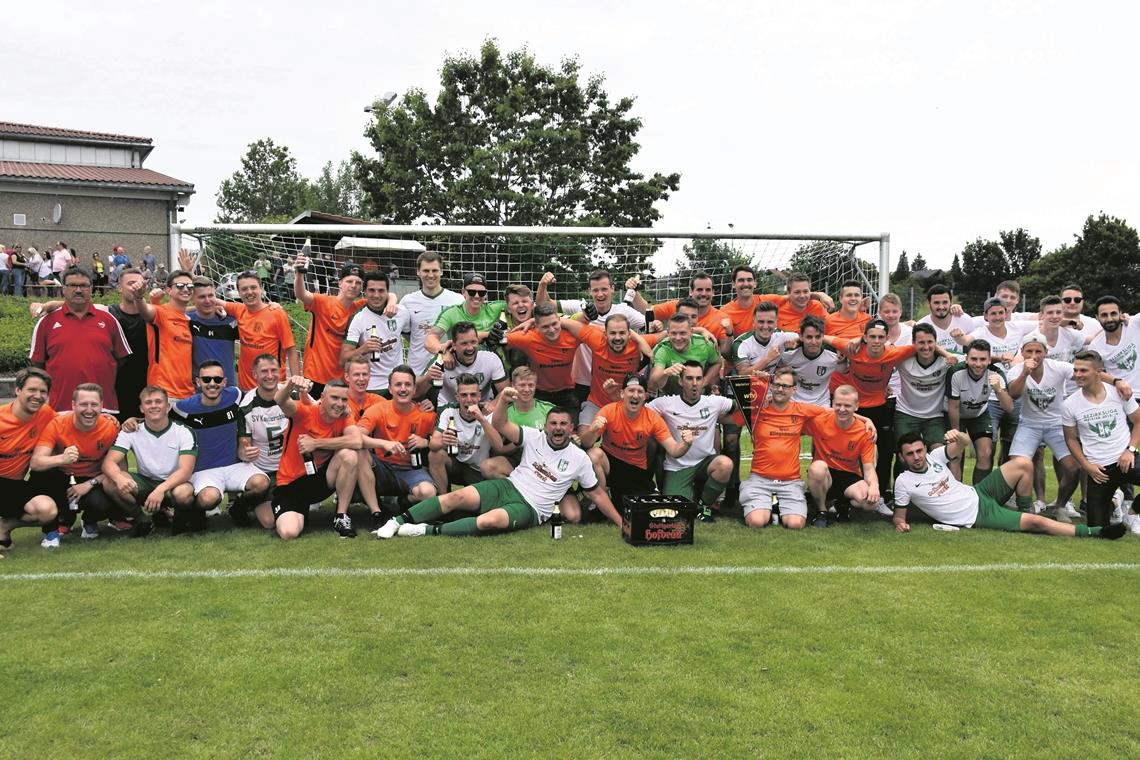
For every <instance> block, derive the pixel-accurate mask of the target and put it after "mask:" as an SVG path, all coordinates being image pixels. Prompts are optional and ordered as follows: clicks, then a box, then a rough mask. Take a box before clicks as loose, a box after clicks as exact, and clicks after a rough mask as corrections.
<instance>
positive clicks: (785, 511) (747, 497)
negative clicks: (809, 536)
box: [740, 473, 807, 518]
mask: <svg viewBox="0 0 1140 760" xmlns="http://www.w3.org/2000/svg"><path fill="white" fill-rule="evenodd" d="M772 494H776V496H777V497H779V499H780V515H781V517H782V516H783V515H799V516H800V517H805V518H806V517H807V499H806V498H805V497H804V482H803V481H802V480H799V479H798V478H797V479H796V480H772V479H771V478H765V477H763V476H761V475H757V474H756V473H752V474H751V475H749V476H748V480H746V481H744V482H743V483H741V484H740V508H741V510H742V511H743V512H744V516H745V517H747V516H748V514H749V513H750V512H755V511H757V510H764V511H765V512H769V511H771V509H772Z"/></svg>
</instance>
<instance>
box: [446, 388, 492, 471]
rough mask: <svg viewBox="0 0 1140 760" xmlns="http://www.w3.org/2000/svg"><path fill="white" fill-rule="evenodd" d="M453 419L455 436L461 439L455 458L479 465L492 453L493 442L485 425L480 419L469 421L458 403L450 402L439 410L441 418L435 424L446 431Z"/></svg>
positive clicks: (475, 465)
mask: <svg viewBox="0 0 1140 760" xmlns="http://www.w3.org/2000/svg"><path fill="white" fill-rule="evenodd" d="M451 420H455V436H456V437H457V438H458V439H459V453H458V454H456V455H455V458H456V459H458V460H459V461H460V462H463V463H464V464H469V465H471V466H472V467H478V466H479V465H480V464H482V462H483V460H484V459H486V458H487V457H489V456H490V455H491V443H490V441H488V440H487V434H486V433H485V432H484V431H483V425H482V424H481V423H480V422H479V420H471V421H470V422H468V421H467V420H465V419H463V415H461V414H460V413H459V406H458V405H456V404H448V405H447V406H445V407H443V409H441V410H440V412H439V420H438V421H437V422H436V425H435V428H436V430H439V431H446V430H447V424H448V423H449V422H450V421H451Z"/></svg>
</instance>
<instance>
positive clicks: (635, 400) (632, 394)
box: [621, 383, 645, 415]
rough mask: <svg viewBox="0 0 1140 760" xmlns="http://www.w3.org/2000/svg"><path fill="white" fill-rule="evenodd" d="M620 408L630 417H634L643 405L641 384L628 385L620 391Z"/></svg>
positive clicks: (643, 390)
mask: <svg viewBox="0 0 1140 760" xmlns="http://www.w3.org/2000/svg"><path fill="white" fill-rule="evenodd" d="M621 403H622V407H623V408H624V409H625V411H626V412H628V413H629V414H630V415H636V414H637V413H638V412H639V411H641V407H642V406H644V405H645V388H643V387H642V386H641V383H630V384H629V385H627V386H626V387H624V388H622V389H621Z"/></svg>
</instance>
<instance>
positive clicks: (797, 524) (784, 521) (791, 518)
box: [780, 515, 807, 530]
mask: <svg viewBox="0 0 1140 760" xmlns="http://www.w3.org/2000/svg"><path fill="white" fill-rule="evenodd" d="M806 524H807V520H806V519H805V518H803V517H800V516H799V515H782V516H781V517H780V525H783V526H784V527H785V528H787V529H788V530H800V529H801V528H803V527H804V525H806Z"/></svg>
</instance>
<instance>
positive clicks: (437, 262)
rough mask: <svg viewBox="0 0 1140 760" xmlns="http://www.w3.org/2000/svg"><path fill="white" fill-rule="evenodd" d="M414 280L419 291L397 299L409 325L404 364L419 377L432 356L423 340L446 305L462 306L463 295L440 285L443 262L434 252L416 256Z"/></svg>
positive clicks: (425, 252)
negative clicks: (406, 362)
mask: <svg viewBox="0 0 1140 760" xmlns="http://www.w3.org/2000/svg"><path fill="white" fill-rule="evenodd" d="M416 277H418V278H419V280H420V288H419V290H416V291H413V292H411V293H407V294H405V295H404V297H403V298H401V299H400V305H401V306H403V307H404V309H405V310H406V311H407V312H408V321H409V323H410V326H411V334H410V337H409V339H408V364H409V365H410V366H411V368H412V369H414V370H415V371H416V374H417V375H422V374H423V373H424V372H425V371H426V370H427V368H428V366H429V365H430V364H431V361H432V359H433V358H434V356H435V355H434V353H432V352H430V351H428V349H427V347H426V346H425V345H424V339H425V338H426V337H427V335H428V332H429V331H430V330H431V326H432V325H433V324H435V321H436V319H438V318H439V315H440V312H442V311H443V310H444V309H446V308H448V307H449V306H457V305H459V304H462V303H463V296H461V295H459V294H458V293H456V292H455V291H453V290H446V289H445V288H444V287H443V286H442V285H441V284H440V281H441V280H442V279H443V259H442V258H441V257H440V255H439V254H438V253H436V252H435V251H424V252H423V253H421V254H420V255H419V256H417V257H416ZM437 353H438V352H437Z"/></svg>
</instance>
